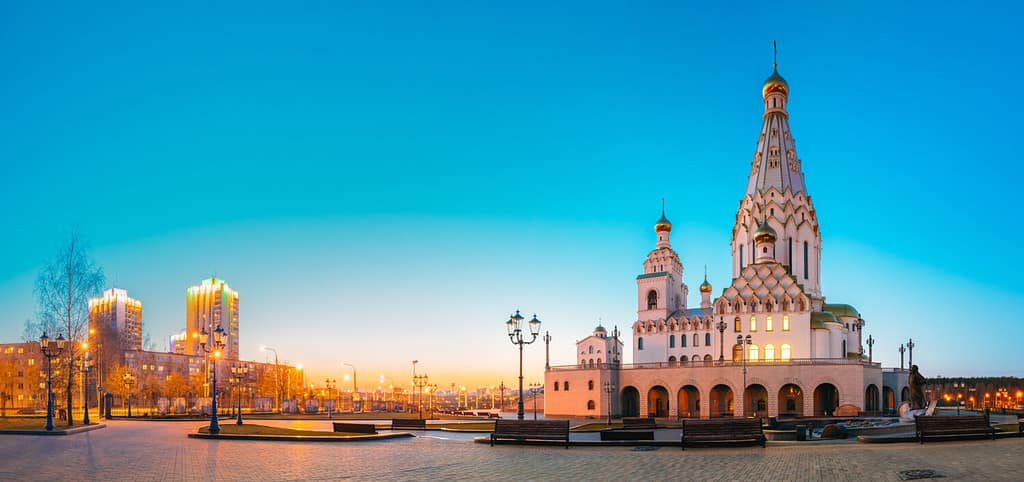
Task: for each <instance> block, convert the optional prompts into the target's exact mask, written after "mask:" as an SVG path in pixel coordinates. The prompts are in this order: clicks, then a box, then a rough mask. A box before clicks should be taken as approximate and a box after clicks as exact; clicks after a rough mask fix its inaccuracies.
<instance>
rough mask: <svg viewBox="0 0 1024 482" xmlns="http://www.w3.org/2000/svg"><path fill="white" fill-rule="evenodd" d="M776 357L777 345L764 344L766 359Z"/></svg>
mask: <svg viewBox="0 0 1024 482" xmlns="http://www.w3.org/2000/svg"><path fill="white" fill-rule="evenodd" d="M774 359H775V345H772V344H771V343H769V344H767V345H765V346H764V361H772V360H774Z"/></svg>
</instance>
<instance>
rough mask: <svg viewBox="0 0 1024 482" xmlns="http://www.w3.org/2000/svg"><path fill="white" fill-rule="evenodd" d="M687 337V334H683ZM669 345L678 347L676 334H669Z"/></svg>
mask: <svg viewBox="0 0 1024 482" xmlns="http://www.w3.org/2000/svg"><path fill="white" fill-rule="evenodd" d="M685 337H686V335H683V338H685ZM668 347H669V348H675V347H676V336H675V335H669V336H668Z"/></svg>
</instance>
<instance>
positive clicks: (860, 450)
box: [0, 421, 1024, 481]
mask: <svg viewBox="0 0 1024 482" xmlns="http://www.w3.org/2000/svg"><path fill="white" fill-rule="evenodd" d="M197 425H198V424H196V423H195V422H138V421H114V422H109V423H108V426H107V428H105V429H101V430H96V431H92V432H88V433H83V434H78V435H71V436H64V437H46V436H24V435H0V451H2V452H0V453H2V454H3V455H2V456H0V480H12V479H17V480H141V481H147V480H154V481H162V480H170V481H176V480H215V479H216V480H247V481H248V480H254V481H258V480H340V479H353V480H468V479H473V480H553V479H561V480H580V479H582V478H584V477H586V478H587V479H590V480H670V479H676V480H678V479H683V480H723V481H726V480H727V481H733V480H772V481H786V480H827V481H833V480H899V479H898V476H897V472H898V471H900V470H909V469H934V470H937V471H938V472H940V473H941V474H943V475H945V476H946V477H947V478H946V479H944V480H1022V479H1024V439H1021V438H1015V439H1003V440H999V441H967V442H942V443H932V444H926V445H923V446H922V445H918V444H882V445H875V444H857V443H845V444H838V445H836V444H831V445H818V444H814V445H798V446H794V445H788V446H769V447H768V448H767V449H762V448H760V447H741V448H740V447H737V448H715V449H691V450H687V451H685V452H682V451H680V450H679V449H678V448H670V447H662V448H660V449H658V450H654V451H644V452H640V451H633V450H631V449H630V448H628V447H586V448H584V447H573V448H570V449H569V450H565V449H563V448H553V447H551V448H548V447H524V446H512V445H505V446H497V447H490V446H488V445H485V444H475V443H472V442H470V441H468V440H466V438H465V437H462V438H461V439H460V440H442V439H440V438H438V437H443V436H444V435H443V434H439V433H436V432H434V433H432V434H430V436H426V437H417V438H410V439H397V440H386V441H376V442H361V443H311V442H306V443H303V442H243V441H210V440H198V439H190V438H187V437H186V434H187V433H188V432H190V431H192V430H195V428H196V427H197Z"/></svg>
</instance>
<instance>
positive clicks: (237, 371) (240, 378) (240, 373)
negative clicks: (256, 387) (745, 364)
mask: <svg viewBox="0 0 1024 482" xmlns="http://www.w3.org/2000/svg"><path fill="white" fill-rule="evenodd" d="M231 373H232V374H233V375H234V379H235V386H236V387H237V388H236V391H237V392H238V420H237V421H235V424H236V425H242V384H243V383H245V379H246V378H247V377H248V375H249V366H248V365H246V364H244V363H239V364H237V365H236V364H234V363H232V364H231ZM229 401H230V400H229Z"/></svg>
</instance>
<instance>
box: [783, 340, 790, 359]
mask: <svg viewBox="0 0 1024 482" xmlns="http://www.w3.org/2000/svg"><path fill="white" fill-rule="evenodd" d="M790 353H791V351H790V348H789V343H783V344H782V356H781V357H780V358H781V359H782V361H789V358H790Z"/></svg>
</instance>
